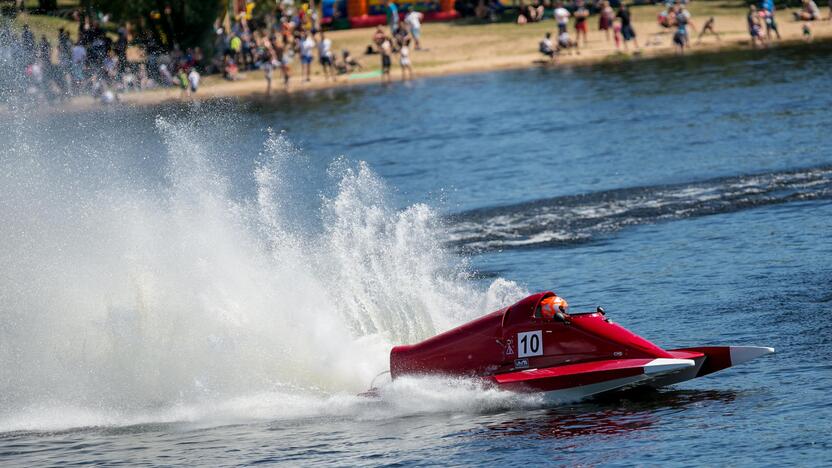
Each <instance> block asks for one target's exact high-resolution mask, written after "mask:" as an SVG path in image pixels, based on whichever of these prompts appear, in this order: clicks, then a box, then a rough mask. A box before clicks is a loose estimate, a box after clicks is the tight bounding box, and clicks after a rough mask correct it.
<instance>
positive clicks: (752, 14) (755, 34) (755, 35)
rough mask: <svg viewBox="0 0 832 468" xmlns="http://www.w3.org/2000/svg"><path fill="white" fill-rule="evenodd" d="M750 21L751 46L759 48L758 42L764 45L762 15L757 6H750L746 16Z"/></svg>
mask: <svg viewBox="0 0 832 468" xmlns="http://www.w3.org/2000/svg"><path fill="white" fill-rule="evenodd" d="M745 19H746V21H747V22H748V34H749V35H750V36H751V47H753V48H755V49H756V48H757V44H759V45H764V42H763V36H762V35H761V34H760V31H761V29H762V28H761V27H760V16H759V15H758V14H757V7H755V6H754V5H749V6H748V15H746V17H745Z"/></svg>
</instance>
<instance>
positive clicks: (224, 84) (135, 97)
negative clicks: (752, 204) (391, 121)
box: [41, 3, 832, 112]
mask: <svg viewBox="0 0 832 468" xmlns="http://www.w3.org/2000/svg"><path fill="white" fill-rule="evenodd" d="M700 5H702V4H701V3H700ZM691 9H692V10H693V8H691ZM634 11H635V9H634ZM654 11H658V10H657V9H656V8H655V7H640V8H639V9H638V13H639V14H638V15H637V16H636V21H634V25H635V26H636V30H637V32H639V33H640V34H641V35H640V36H639V39H640V40H641V45H642V47H641V49H640V51H639V52H633V51H632V50H631V51H630V52H623V51H618V50H616V49H615V48H614V46H612V45H611V43H610V42H605V41H603V37H602V36H601V32H600V31H594V30H593V31H591V33H590V39H591V40H590V42H589V44H588V45H587V46H584V47H583V48H581V49H580V54H579V55H575V54H573V55H561V56H560V57H559V58H558V59H557V61H556V62H554V63H549V62H548V60H544V58H543V56H542V55H541V54H540V53H538V52H537V50H536V45H537V41H539V39H540V38H541V37H542V35H543V32H546V31H550V30H552V29H553V28H554V26H555V24H554V21H552V20H544V21H542V22H539V23H533V24H530V25H523V26H519V25H515V24H513V23H500V24H487V25H460V24H449V23H441V24H440V23H430V24H426V25H425V26H424V33H423V37H424V41H425V42H426V43H427V45H428V47H430V49H428V50H427V51H416V52H415V53H413V54H412V55H413V57H414V58H413V62H414V66H413V68H414V73H413V78H412V79H413V80H421V79H425V78H435V77H442V76H454V75H465V74H479V73H488V72H495V71H504V70H523V69H534V68H549V69H557V68H573V67H587V66H596V65H603V64H614V63H632V62H637V61H649V60H672V59H676V60H684V59H686V58H689V57H697V58H702V57H707V56H717V55H722V54H732V53H742V52H749V53H754V52H757V53H764V52H765V51H767V50H770V49H779V48H795V47H808V48H812V47H818V46H824V45H827V44H828V43H829V42H832V21H825V20H819V21H815V22H812V23H810V24H811V25H812V29H813V40H812V41H811V42H807V41H806V40H805V38H804V36H803V34H802V25H803V23H802V22H796V21H792V20H786V21H784V22H782V23H781V24H780V32H781V35H782V39H780V40H776V41H774V42H772V43H771V44H770V45H769V46H768V47H765V48H756V49H753V48H751V46H750V41H749V36H748V33H747V32H746V31H745V30H744V29H743V28H742V26H743V24H744V18H743V17H741V18H737V15H736V14H734V15H727V14H723V15H711V16H714V17H716V19H717V24H718V25H720V26H722V29H720V30H719V32H720V34H721V36H722V38H721V40H720V41H719V42H716V41H715V40H714V38H713V37H708V40H707V42H703V43H701V44H699V45H695V46H693V47H690V48H688V49H687V50H686V51H685V54H684V55H680V54H678V53H677V51H676V48H675V47H674V46H673V45H672V42H671V40H670V37H671V34H669V33H667V32H662V31H658V30H657V29H658V26H657V25H656V24H655V22H651V21H650V20H649V19H648V20H645V17H647V18H652V13H653V12H654ZM694 11H695V10H694ZM707 14H708V13H703V14H701V15H700V17H704V16H706V15H707ZM787 14H788V12H786V11H784V12H782V13H781V16H784V17H785V16H787ZM594 18H595V17H591V20H593V19H594ZM369 34H371V31H370V30H366V29H361V30H346V31H334V32H331V33H329V34H328V36H329V37H331V38H332V40H333V41H334V42H335V45H336V47H338V46H341V45H342V44H347V45H349V46H351V48H352V49H355V48H356V47H361V45H360V44H362V42H367V41H365V39H366V37H368V35H369ZM432 35H433V37H432ZM696 36H697V33H695V32H694V33H692V34H691V42H692V43H694V44H695V40H696V39H695V38H696ZM599 39H600V40H599ZM657 40H661V44H659V45H646V44H645V43H646V42H648V41H657ZM466 46H468V47H467V48H466ZM519 47H523V49H519ZM517 50H522V52H521V53H516V52H517ZM360 59H361V60H362V62H363V63H364V64H365V65H367V66H366V70H364V72H368V71H369V72H373V71H376V70H378V68H379V67H378V66H377V65H378V64H372V65H370V62H375V61H378V56H377V55H371V56H360ZM431 59H434V60H431ZM397 62H398V60H397V59H395V58H394V65H393V67H392V70H391V77H392V84H395V83H399V82H402V80H401V79H400V71H399V68H398V63H397ZM420 63H421V64H420ZM291 68H292V73H293V76H292V79H291V81H290V86H289V89H288V90H286V89H284V88H283V87H282V83H281V84H277V85H276V86H273V87H272V94H271V96H266V94H265V88H266V84H265V79H264V78H263V72H262V71H259V70H253V71H246V72H244V73H245V75H246V77H245V78H243V79H241V80H237V81H225V80H223V79H222V78H221V77H219V76H217V75H211V76H206V77H204V79H203V84H202V86H200V88H199V90H198V91H197V92H196V93H195V94H193V95H192V96H190V97H184V96H182V93H181V91H180V89H179V88H155V89H149V90H143V91H133V92H128V93H123V94H119V99H120V105H126V106H136V107H145V106H157V105H164V104H171V103H177V102H188V101H209V100H217V99H228V98H232V99H242V100H247V101H258V102H268V101H270V100H273V99H279V98H281V97H285V96H287V95H289V96H291V95H294V94H296V93H304V92H309V91H321V90H328V89H339V88H350V87H355V86H360V87H366V86H372V85H383V84H382V83H381V80H380V77H378V76H371V77H366V76H364V77H361V78H358V79H350V78H349V77H348V76H347V75H341V76H339V77H338V78H337V79H336V81H327V80H325V79H324V77H323V76H322V75H321V74H320V69H317V67H314V69H313V70H314V72H313V76H312V80H311V81H309V82H306V83H300V82H299V79H298V77H297V76H294V73H297V72H298V71H299V68H300V67H299V66H296V64H294V63H293V64H292V67H291ZM364 74H365V75H366V73H364ZM275 78H276V79H275V82H279V81H280V80H279V75H278V74H277V73H276V77H275ZM116 106H118V105H116ZM103 108H106V106H103V105H102V104H100V103H99V102H98V101H97V100H95V99H94V98H92V97H91V96H79V97H75V98H72V99H71V100H69V101H67V102H64V103H58V104H55V105H51V106H41V109H42V110H43V111H46V112H51V111H66V110H70V111H71V110H79V111H83V110H90V109H103Z"/></svg>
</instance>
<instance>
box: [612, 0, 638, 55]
mask: <svg viewBox="0 0 832 468" xmlns="http://www.w3.org/2000/svg"><path fill="white" fill-rule="evenodd" d="M615 16H616V17H617V18H618V19H620V20H621V37H622V39H624V50H627V43H628V42H630V41H633V43H635V45H636V49H640V47H639V46H638V39H636V32H635V30H634V29H633V25H632V23H631V21H630V9H629V8H627V5H626V4H624V3H622V4H621V7H619V8H618V13H617V14H616V15H615Z"/></svg>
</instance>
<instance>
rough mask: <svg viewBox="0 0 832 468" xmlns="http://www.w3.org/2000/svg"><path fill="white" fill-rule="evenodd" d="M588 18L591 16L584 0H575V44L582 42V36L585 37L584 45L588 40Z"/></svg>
mask: <svg viewBox="0 0 832 468" xmlns="http://www.w3.org/2000/svg"><path fill="white" fill-rule="evenodd" d="M587 18H589V10H588V9H587V8H586V6H585V5H584V0H576V1H575V45H578V44H580V43H581V36H583V37H584V47H586V42H587V38H586V37H587V26H586V23H587Z"/></svg>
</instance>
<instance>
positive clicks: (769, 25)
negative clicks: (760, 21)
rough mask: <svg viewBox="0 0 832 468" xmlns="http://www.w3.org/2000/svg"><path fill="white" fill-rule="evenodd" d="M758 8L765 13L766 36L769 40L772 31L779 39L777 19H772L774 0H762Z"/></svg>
mask: <svg viewBox="0 0 832 468" xmlns="http://www.w3.org/2000/svg"><path fill="white" fill-rule="evenodd" d="M760 9H761V10H762V11H763V14H764V15H765V23H766V38H768V40H769V41H770V40H771V32H772V31H774V34H775V35H776V36H777V39H780V31H778V30H777V21H775V19H774V0H763V1H762V2H761V3H760Z"/></svg>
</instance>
